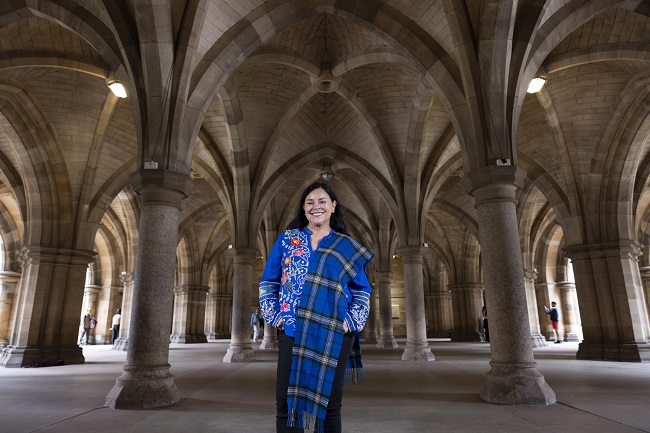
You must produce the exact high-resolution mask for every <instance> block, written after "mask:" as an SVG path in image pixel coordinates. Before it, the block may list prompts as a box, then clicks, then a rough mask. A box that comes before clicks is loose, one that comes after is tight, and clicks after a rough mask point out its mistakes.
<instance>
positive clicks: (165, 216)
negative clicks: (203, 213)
mask: <svg viewBox="0 0 650 433" xmlns="http://www.w3.org/2000/svg"><path fill="white" fill-rule="evenodd" d="M132 183H133V184H134V189H135V190H136V191H138V193H139V194H140V197H141V204H140V224H139V227H138V228H139V231H140V232H139V238H138V250H137V255H136V268H135V276H134V288H133V304H132V306H131V308H132V309H131V312H130V314H131V323H133V328H132V329H129V350H128V352H127V355H126V365H125V366H124V369H123V372H122V375H121V376H120V377H118V378H117V380H116V381H115V386H113V389H112V390H111V391H110V392H109V394H108V395H107V396H106V405H107V406H109V407H111V408H114V409H145V408H152V407H161V406H169V405H171V404H174V403H176V402H177V401H178V400H179V395H178V389H177V388H176V384H175V383H174V377H173V376H172V374H171V373H170V372H169V367H170V365H169V363H168V360H169V325H170V323H171V320H172V309H173V296H174V293H173V290H174V276H175V275H174V274H175V269H176V266H175V263H176V246H177V243H178V239H177V237H178V222H179V221H178V220H179V216H180V212H181V200H182V199H183V198H185V197H186V196H187V195H188V191H189V187H190V177H189V176H188V175H186V174H183V173H178V172H173V171H165V170H141V171H140V172H138V173H137V174H136V175H135V176H134V177H133V178H132ZM126 313H127V314H128V312H126Z"/></svg>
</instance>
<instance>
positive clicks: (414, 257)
mask: <svg viewBox="0 0 650 433" xmlns="http://www.w3.org/2000/svg"><path fill="white" fill-rule="evenodd" d="M427 251H428V249H427V248H425V247H423V246H422V245H406V246H403V247H399V248H398V249H397V252H398V253H399V255H400V257H401V258H402V261H403V262H404V263H422V258H423V257H424V255H425V254H426V252H427Z"/></svg>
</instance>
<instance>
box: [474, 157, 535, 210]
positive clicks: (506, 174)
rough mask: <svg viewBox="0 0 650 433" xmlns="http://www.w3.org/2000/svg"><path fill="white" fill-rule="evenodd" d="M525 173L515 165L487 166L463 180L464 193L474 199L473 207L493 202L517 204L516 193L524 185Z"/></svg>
mask: <svg viewBox="0 0 650 433" xmlns="http://www.w3.org/2000/svg"><path fill="white" fill-rule="evenodd" d="M525 179H526V171H525V170H524V169H522V168H520V167H517V166H515V165H489V166H487V167H482V168H479V169H477V170H473V171H471V172H470V173H469V175H468V176H465V177H464V178H463V184H464V187H465V191H467V193H468V194H470V195H471V196H473V197H474V203H475V204H474V206H478V205H480V204H483V203H490V202H495V201H511V202H513V203H516V202H517V197H516V193H517V190H518V189H520V188H521V187H522V186H523V185H524V180H525Z"/></svg>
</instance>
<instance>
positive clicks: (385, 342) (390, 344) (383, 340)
mask: <svg viewBox="0 0 650 433" xmlns="http://www.w3.org/2000/svg"><path fill="white" fill-rule="evenodd" d="M377 347H379V348H382V349H385V348H392V349H397V347H398V344H397V341H395V337H393V336H392V335H391V336H390V337H379V341H377Z"/></svg>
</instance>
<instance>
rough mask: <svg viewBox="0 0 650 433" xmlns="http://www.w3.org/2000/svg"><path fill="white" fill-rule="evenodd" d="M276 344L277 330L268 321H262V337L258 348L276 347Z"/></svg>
mask: <svg viewBox="0 0 650 433" xmlns="http://www.w3.org/2000/svg"><path fill="white" fill-rule="evenodd" d="M278 347H279V345H278V331H277V329H276V328H275V327H273V326H271V324H270V323H268V322H264V337H263V338H262V342H261V343H260V349H277V348H278Z"/></svg>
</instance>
